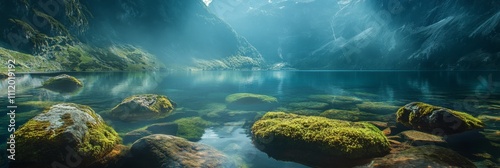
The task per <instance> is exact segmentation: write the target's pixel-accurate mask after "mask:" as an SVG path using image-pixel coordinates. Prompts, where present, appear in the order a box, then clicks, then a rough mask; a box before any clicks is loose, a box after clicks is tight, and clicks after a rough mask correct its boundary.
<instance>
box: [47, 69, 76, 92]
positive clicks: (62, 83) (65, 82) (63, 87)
mask: <svg viewBox="0 0 500 168" xmlns="http://www.w3.org/2000/svg"><path fill="white" fill-rule="evenodd" d="M42 87H43V88H46V89H49V90H52V91H55V92H61V93H66V92H74V91H76V90H78V89H80V88H81V87H83V83H82V82H81V81H80V80H78V79H77V78H75V77H73V76H69V75H66V74H61V75H57V76H55V77H52V78H49V79H47V80H46V81H45V82H43V84H42Z"/></svg>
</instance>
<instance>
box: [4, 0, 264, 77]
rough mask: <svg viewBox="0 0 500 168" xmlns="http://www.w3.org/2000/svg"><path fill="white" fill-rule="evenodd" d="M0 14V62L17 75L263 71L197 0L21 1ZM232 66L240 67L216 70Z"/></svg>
mask: <svg viewBox="0 0 500 168" xmlns="http://www.w3.org/2000/svg"><path fill="white" fill-rule="evenodd" d="M0 9H1V10H0V14H1V15H0V23H1V24H0V28H1V29H2V30H3V32H2V35H1V36H0V47H1V48H0V59H1V60H2V62H6V60H7V59H16V60H18V61H17V62H18V64H19V65H18V67H19V69H18V70H21V71H114V70H158V69H164V68H166V69H185V68H195V69H251V68H253V69H258V68H260V67H261V66H263V65H264V60H263V59H262V57H261V55H260V53H259V52H258V51H257V50H256V49H255V48H254V47H253V46H252V45H251V44H249V43H248V42H247V41H246V39H245V38H243V37H242V36H239V35H238V34H237V33H236V32H235V31H234V30H233V29H232V28H231V27H230V26H229V25H228V24H226V23H225V22H224V21H222V20H220V19H219V18H218V17H216V16H215V15H213V14H211V13H210V12H209V11H208V10H207V8H206V6H205V4H204V3H203V2H202V1H201V0H200V1H199V0H184V1H181V0H167V1H161V0H153V1H146V0H142V1H132V0H109V1H105V0H98V1H79V0H52V1H47V2H42V1H34V0H20V1H5V2H4V1H2V2H0ZM4 60H5V61H4ZM235 60H236V62H238V63H239V64H238V65H239V66H238V65H236V64H231V65H226V64H220V62H227V64H230V63H231V62H234V61H235ZM34 62H37V63H34Z"/></svg>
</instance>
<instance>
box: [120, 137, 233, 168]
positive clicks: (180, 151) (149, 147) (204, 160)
mask: <svg viewBox="0 0 500 168" xmlns="http://www.w3.org/2000/svg"><path fill="white" fill-rule="evenodd" d="M130 152H131V154H132V157H133V158H132V159H130V163H129V164H128V165H130V166H136V167H168V168H170V167H171V168H174V167H190V168H202V167H203V168H206V167H228V168H229V167H237V166H236V165H235V163H234V162H231V161H230V160H229V159H228V157H227V156H225V155H224V154H223V153H221V152H219V151H217V150H215V149H214V148H212V147H210V146H207V145H203V144H198V143H195V142H189V141H187V140H186V139H184V138H179V137H175V136H171V135H162V134H153V135H149V136H146V137H144V138H141V139H139V140H137V141H136V142H134V144H133V145H132V147H131V149H130Z"/></svg>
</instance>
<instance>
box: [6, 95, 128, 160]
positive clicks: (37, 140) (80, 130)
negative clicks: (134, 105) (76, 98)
mask: <svg viewBox="0 0 500 168" xmlns="http://www.w3.org/2000/svg"><path fill="white" fill-rule="evenodd" d="M14 135H15V137H16V151H17V152H16V154H17V155H16V162H17V163H20V164H25V163H28V164H36V165H37V166H42V167H43V166H45V165H46V164H51V163H52V162H55V161H58V162H62V163H65V162H64V159H65V157H66V156H68V153H69V154H72V155H75V156H78V157H80V158H81V160H80V161H81V164H80V165H79V166H82V167H85V166H89V165H90V164H91V163H93V162H95V161H98V160H100V159H101V158H102V157H104V156H105V155H107V154H108V153H109V152H111V151H112V149H113V148H114V147H115V146H116V145H117V144H119V143H120V141H121V140H120V137H119V136H118V134H117V133H116V132H115V130H114V129H113V128H111V127H110V126H108V125H107V124H106V123H105V122H104V121H103V119H102V118H101V116H99V115H98V114H96V113H95V112H94V111H93V110H92V109H91V108H90V107H88V106H85V105H78V104H73V103H61V104H56V105H53V106H51V107H50V108H48V109H46V110H45V111H44V112H43V113H40V114H38V115H37V116H35V117H34V118H32V119H31V120H29V121H28V122H27V123H25V124H24V125H22V126H21V127H20V128H19V129H18V130H17V131H16V132H15V133H14ZM47 166H48V165H47Z"/></svg>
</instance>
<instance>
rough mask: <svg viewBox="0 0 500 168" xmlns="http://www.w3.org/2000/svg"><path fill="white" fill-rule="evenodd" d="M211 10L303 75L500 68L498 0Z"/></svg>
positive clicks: (303, 3)
mask: <svg viewBox="0 0 500 168" xmlns="http://www.w3.org/2000/svg"><path fill="white" fill-rule="evenodd" d="M210 9H211V10H212V11H213V12H214V13H216V14H217V15H218V16H219V17H221V18H223V19H224V20H225V21H227V22H228V23H229V24H231V25H232V26H233V27H234V28H235V30H236V31H238V32H239V33H241V34H242V35H244V36H245V37H247V38H248V40H249V41H250V42H251V43H252V44H254V45H255V46H256V48H257V49H258V50H259V51H261V53H262V54H263V55H264V57H265V58H266V59H267V60H272V61H275V62H283V63H286V64H290V65H291V66H292V67H295V68H299V69H355V70H356V69H415V70H425V69H440V70H477V69H498V67H500V66H499V65H500V48H499V47H498V46H500V35H499V33H498V32H499V30H500V25H499V23H500V13H499V12H498V11H499V9H500V2H499V1H496V0H488V1H481V2H471V1H466V0H459V1H455V0H445V1H425V2H421V1H412V0H376V1H364V0H342V1H317V0H316V1H315V0H278V1H267V0H260V1H252V2H240V1H237V2H234V1H230V0H218V1H213V2H212V3H211V4H210ZM249 23H252V25H266V26H253V27H250V26H249V25H251V24H249Z"/></svg>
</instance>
